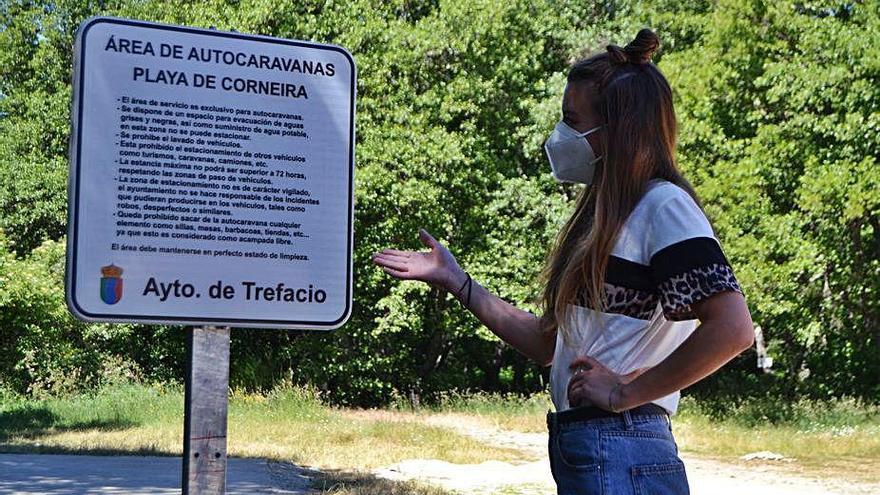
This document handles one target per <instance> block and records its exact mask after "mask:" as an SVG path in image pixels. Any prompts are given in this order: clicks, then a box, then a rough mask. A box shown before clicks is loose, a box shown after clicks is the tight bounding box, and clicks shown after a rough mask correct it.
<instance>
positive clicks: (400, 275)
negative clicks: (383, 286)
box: [382, 266, 410, 279]
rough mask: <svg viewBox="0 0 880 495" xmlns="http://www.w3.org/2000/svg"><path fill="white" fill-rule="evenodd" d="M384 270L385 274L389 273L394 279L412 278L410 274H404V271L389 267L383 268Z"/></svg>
mask: <svg viewBox="0 0 880 495" xmlns="http://www.w3.org/2000/svg"><path fill="white" fill-rule="evenodd" d="M382 270H384V271H385V273H387V274H388V275H391V276H392V277H394V278H403V279H407V278H410V276H409V272H403V271H400V270H395V269H394V268H389V267H387V266H383V267H382Z"/></svg>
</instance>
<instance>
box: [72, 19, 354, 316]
mask: <svg viewBox="0 0 880 495" xmlns="http://www.w3.org/2000/svg"><path fill="white" fill-rule="evenodd" d="M73 69H74V84H73V104H72V135H71V152H70V184H69V196H70V199H69V210H68V211H69V213H68V215H69V235H68V253H67V256H68V259H67V261H68V262H67V286H66V291H67V301H68V306H69V308H70V310H71V312H72V313H74V314H75V315H76V316H77V317H79V318H82V319H84V320H88V321H110V322H149V323H170V324H187V325H199V324H210V325H228V326H236V327H246V326H247V327H264V328H301V329H332V328H337V327H339V326H341V325H342V324H343V323H345V321H346V320H347V319H348V317H349V316H350V314H351V300H352V245H353V239H352V237H353V228H352V227H353V226H352V215H353V202H354V197H353V188H354V110H355V77H356V74H355V64H354V60H353V59H352V57H351V55H350V54H349V53H348V52H347V51H346V50H345V49H343V48H341V47H338V46H334V45H324V44H317V43H309V42H303V41H294V40H286V39H278V38H271V37H264V36H253V35H245V34H240V33H234V32H222V31H215V30H205V29H195V28H189V27H182V26H171V25H164V24H155V23H148V22H141V21H132V20H126V19H117V18H108V17H96V18H91V19H89V20H87V21H85V22H84V23H83V24H82V26H80V29H79V31H78V33H77V37H76V47H75V59H74V67H73Z"/></svg>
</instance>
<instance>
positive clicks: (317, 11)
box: [0, 0, 880, 404]
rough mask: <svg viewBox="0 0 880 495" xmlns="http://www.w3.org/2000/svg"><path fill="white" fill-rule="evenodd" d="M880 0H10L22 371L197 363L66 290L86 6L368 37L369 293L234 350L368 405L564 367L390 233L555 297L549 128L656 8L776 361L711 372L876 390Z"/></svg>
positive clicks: (3, 27)
mask: <svg viewBox="0 0 880 495" xmlns="http://www.w3.org/2000/svg"><path fill="white" fill-rule="evenodd" d="M878 10H880V7H878V5H877V4H876V3H872V2H864V3H863V2H854V3H846V4H843V5H837V4H834V5H831V6H830V7H829V6H826V5H824V4H822V3H821V2H806V3H803V2H802V3H797V4H792V3H788V2H781V3H780V2H764V1H758V0H721V1H718V2H708V1H699V0H691V1H687V2H679V1H674V2H673V1H669V0H652V1H650V2H636V1H605V2H574V1H570V2H569V1H565V2H549V1H538V2H533V1H524V0H517V1H510V2H493V1H488V0H485V1H478V2H472V1H464V0H444V1H403V0H395V1H392V2H378V1H369V0H357V1H352V2H344V3H343V2H333V1H317V0H312V1H306V2H297V3H295V4H293V5H292V4H290V3H289V2H283V1H281V0H243V1H220V0H211V1H207V2H185V1H173V2H160V1H156V0H120V1H116V2H97V3H96V2H74V1H54V2H40V1H15V2H6V3H4V4H3V6H2V7H0V229H3V230H4V231H5V237H4V238H3V239H4V240H3V242H2V246H0V248H2V249H0V255H2V263H3V265H2V266H0V277H2V278H0V310H2V315H0V331H2V334H0V353H2V354H0V358H2V363H0V380H3V381H4V383H9V384H11V385H10V386H11V387H13V388H15V389H17V390H21V391H24V390H28V389H30V390H43V389H49V390H55V389H66V388H68V387H73V386H83V385H88V384H95V383H98V382H100V381H101V380H104V378H102V377H103V376H104V375H103V374H102V373H103V371H101V370H102V369H107V368H118V367H119V363H123V364H122V368H123V369H128V370H131V371H130V374H132V375H137V376H143V377H146V378H150V379H159V380H174V379H179V378H181V377H182V371H183V363H184V345H183V342H184V340H183V332H182V331H181V329H179V328H172V327H156V326H149V327H145V326H133V325H119V326H110V325H87V324H83V323H79V322H75V321H73V320H72V319H71V318H70V317H69V316H68V315H67V313H66V310H65V308H64V305H63V300H62V296H61V292H62V291H61V280H62V273H63V269H62V266H61V263H62V255H63V249H62V243H63V234H64V232H65V230H66V225H65V206H66V197H65V187H64V185H65V183H66V174H67V166H66V163H67V158H66V157H67V141H68V132H69V126H68V118H69V102H70V86H69V81H70V64H71V48H72V42H73V35H74V32H75V30H76V27H77V26H78V25H79V23H80V22H81V21H82V20H83V19H85V18H86V17H88V16H90V15H95V14H109V15H116V16H122V17H132V18H137V19H145V20H151V21H159V22H167V23H180V24H187V25H193V26H201V27H210V26H215V27H217V28H218V29H223V30H229V29H235V30H237V31H240V32H246V33H255V34H264V35H272V36H279V37H286V38H299V39H308V40H314V41H319V42H332V43H335V44H339V45H342V46H345V47H346V48H348V49H349V50H350V51H351V52H352V53H353V54H354V56H355V59H356V61H357V64H358V74H359V80H358V88H357V91H358V115H357V139H358V142H357V157H358V158H357V160H358V161H357V172H356V190H355V195H356V196H355V239H356V241H355V253H354V266H355V271H354V285H355V287H354V294H355V300H354V312H353V316H352V318H351V320H350V322H349V323H348V324H347V325H346V326H345V327H343V328H342V329H339V330H337V331H335V332H332V333H327V334H322V333H298V332H277V331H262V330H236V331H235V332H234V333H233V345H232V353H233V361H232V369H231V373H232V375H231V381H232V384H233V385H234V386H235V387H242V388H246V389H270V388H271V387H272V386H273V384H274V383H278V382H279V381H284V380H293V381H295V382H298V383H310V384H314V385H316V386H318V387H319V388H321V389H322V390H325V391H328V392H329V395H330V397H332V398H331V399H330V400H333V401H335V402H339V403H350V404H376V403H383V402H388V401H389V400H392V398H394V397H406V398H407V400H413V399H415V398H417V397H419V396H423V397H424V396H427V397H428V398H431V397H433V398H439V396H438V394H439V393H440V392H442V391H446V390H450V389H469V388H473V387H479V388H482V389H484V390H488V391H495V392H511V391H515V392H528V391H534V390H538V389H541V388H542V387H543V386H544V385H545V379H546V374H545V373H546V370H542V369H540V368H538V367H537V366H535V365H533V364H530V363H529V362H527V361H526V360H525V358H524V357H523V356H521V355H519V354H518V353H516V352H515V351H513V350H511V349H510V348H508V347H507V346H505V345H503V344H501V343H500V342H499V341H498V340H497V339H496V338H495V337H494V336H492V335H491V334H490V333H489V332H488V331H487V330H486V329H485V328H483V327H482V326H481V325H480V323H479V322H478V321H477V320H476V319H475V318H473V317H472V316H470V315H469V314H468V313H466V312H465V311H464V310H462V309H461V308H459V307H458V305H457V303H456V302H455V301H454V300H453V299H451V298H450V297H444V296H441V295H440V294H438V293H437V292H436V291H435V290H433V289H431V288H429V287H428V286H425V285H423V284H418V283H413V282H402V283H401V282H398V281H395V280H393V279H391V278H390V277H388V276H387V275H385V274H384V273H383V272H382V271H381V270H379V269H377V268H375V267H374V266H373V265H372V264H371V262H370V254H371V253H373V252H375V251H377V250H380V249H382V248H385V247H396V248H401V249H421V248H422V247H421V245H420V244H419V242H418V239H417V231H418V228H420V227H424V228H426V229H428V230H429V231H430V232H432V233H433V234H434V235H435V237H437V239H438V240H440V241H441V242H443V243H445V244H446V245H447V246H448V247H449V248H450V249H451V250H452V252H453V253H454V254H455V255H456V256H457V257H458V259H459V260H460V262H461V263H462V265H463V266H464V267H465V268H466V269H467V270H468V271H469V272H470V273H471V274H472V275H473V276H474V277H475V278H477V279H478V280H479V281H480V282H481V283H483V284H484V285H486V286H487V287H489V288H490V289H491V290H493V291H494V292H495V293H497V294H499V295H500V296H501V297H502V298H504V299H506V300H508V301H510V302H511V303H513V304H515V305H517V306H519V307H523V308H525V309H529V310H533V311H535V310H537V307H536V306H535V305H534V300H535V298H536V296H537V295H538V294H539V293H540V289H541V288H540V287H539V286H537V284H536V281H535V276H536V275H537V273H538V271H539V269H540V268H541V264H542V262H543V260H544V257H545V256H546V253H547V249H548V248H549V246H550V245H551V242H552V240H553V237H554V236H555V234H556V232H557V231H558V228H559V226H560V225H561V223H562V222H563V221H564V219H565V218H566V216H567V215H568V213H569V212H570V211H571V206H572V203H571V201H572V198H573V197H574V193H576V188H574V187H572V186H562V185H559V184H556V183H555V182H554V181H553V180H552V179H551V178H550V177H549V174H548V171H549V170H548V166H547V165H546V160H545V158H544V156H543V153H542V151H541V144H542V141H543V139H544V138H545V136H546V135H547V134H548V132H549V130H550V129H551V127H552V124H553V122H554V121H555V120H556V119H557V118H558V114H559V101H560V96H561V92H562V88H563V87H564V83H565V82H564V81H565V79H564V74H565V70H566V67H567V65H568V62H569V61H570V59H571V57H572V56H574V55H575V54H578V53H581V52H582V51H594V50H597V49H602V48H603V47H604V45H605V44H606V43H607V42H615V43H619V44H623V43H625V42H627V41H628V40H629V39H631V37H632V36H633V35H634V33H635V32H636V31H637V30H638V28H640V27H643V26H649V27H652V28H654V29H656V30H657V31H658V33H659V35H660V38H661V40H662V41H663V43H664V44H663V48H662V51H661V53H659V54H658V56H657V57H656V59H655V60H656V61H657V62H658V64H659V66H660V68H661V70H663V72H664V73H665V74H666V75H667V77H668V78H669V79H670V83H671V84H672V87H673V88H674V91H675V98H676V108H677V111H678V118H679V124H680V133H679V137H680V142H679V157H680V163H681V167H682V168H683V170H684V171H685V175H686V176H687V177H688V178H689V179H690V180H691V181H692V182H693V183H694V185H695V186H696V188H697V191H698V193H699V194H700V196H701V198H702V199H703V202H704V204H705V206H706V210H707V213H708V214H709V216H710V218H711V220H712V221H713V225H714V227H715V229H716V232H717V234H718V236H719V237H720V239H721V240H722V242H723V243H724V247H725V251H726V253H727V255H728V257H729V258H730V260H731V262H732V264H733V266H734V269H735V271H736V274H737V277H738V278H739V280H740V282H741V284H742V285H743V288H744V290H745V292H746V296H747V299H748V301H749V305H750V308H751V309H752V311H753V319H754V321H755V322H756V324H758V325H760V326H761V327H762V328H763V330H764V335H765V338H766V340H767V344H768V348H769V351H770V353H771V355H772V356H773V357H774V359H775V362H776V363H777V365H776V368H775V369H774V370H773V372H772V373H770V374H758V373H756V372H755V370H754V364H753V363H754V354H753V353H751V352H749V353H746V354H745V355H744V356H742V357H741V358H739V359H737V360H736V361H735V362H734V363H732V365H730V366H728V367H727V368H725V370H724V371H722V372H719V373H716V374H715V375H713V376H712V377H711V378H710V379H708V380H704V381H703V382H701V383H700V384H698V385H697V386H696V387H694V391H696V392H698V393H700V394H701V395H706V396H708V395H713V396H718V397H725V396H739V395H744V394H758V395H761V394H762V393H763V392H765V391H771V392H772V393H778V394H782V395H786V396H794V395H801V394H812V395H815V396H819V397H827V396H842V395H855V396H860V397H864V398H867V399H869V400H877V398H878V397H880V378H878V377H880V314H878V312H880V308H878V304H880V302H878V301H880V298H878V286H880V265H878V264H880V261H878V260H880V253H878V250H880V225H878V216H877V213H878V208H880V206H878V205H880V196H878V195H880V192H878V191H880V187H878V186H880V184H878V182H880V178H878V172H877V161H878V155H880V153H878V151H880V110H878V108H880V85H878V84H877V81H878V71H880V63H878V62H877V59H876V57H875V56H874V54H876V53H877V52H878V50H880V38H878V37H877V36H876V35H875V33H877V32H878V30H880V25H878V24H880V11H878ZM108 363H115V364H112V365H108ZM126 363H127V364H126ZM76 370H79V371H76ZM77 373H79V374H77ZM853 377H858V379H853ZM65 380H66V381H65Z"/></svg>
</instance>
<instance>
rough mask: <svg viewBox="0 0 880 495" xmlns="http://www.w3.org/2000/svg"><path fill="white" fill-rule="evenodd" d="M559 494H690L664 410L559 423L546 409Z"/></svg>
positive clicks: (627, 412)
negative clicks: (662, 411) (655, 412)
mask: <svg viewBox="0 0 880 495" xmlns="http://www.w3.org/2000/svg"><path fill="white" fill-rule="evenodd" d="M547 428H548V430H549V432H550V440H549V445H548V447H549V450H550V470H551V471H552V473H553V479H554V480H555V481H556V490H557V493H558V494H559V495H575V494H577V495H633V494H635V495H687V494H689V493H690V490H689V488H688V481H687V476H686V475H685V470H684V463H683V462H682V461H681V459H680V458H679V457H678V445H677V444H676V443H675V439H674V438H673V436H672V423H671V422H670V420H669V417H668V416H667V415H665V414H651V415H643V416H631V415H630V414H629V411H624V412H623V413H621V415H620V416H618V417H613V418H597V419H589V420H585V421H575V422H570V423H559V422H558V420H557V419H556V414H555V413H552V412H548V413H547Z"/></svg>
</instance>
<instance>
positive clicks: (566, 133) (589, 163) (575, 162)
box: [544, 120, 602, 185]
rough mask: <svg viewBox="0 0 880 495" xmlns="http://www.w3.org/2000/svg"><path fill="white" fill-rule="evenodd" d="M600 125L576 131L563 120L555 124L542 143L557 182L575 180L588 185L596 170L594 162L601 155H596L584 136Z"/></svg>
mask: <svg viewBox="0 0 880 495" xmlns="http://www.w3.org/2000/svg"><path fill="white" fill-rule="evenodd" d="M601 128H602V126H601V125H600V126H598V127H594V128H592V129H590V130H589V131H587V132H578V131H576V130H574V129H572V128H571V127H569V126H568V124H566V123H565V122H563V121H561V120H560V121H559V122H558V123H557V124H556V128H554V129H553V132H552V133H551V134H550V137H549V138H547V142H545V143H544V151H546V152H547V159H548V160H550V168H551V170H552V174H553V178H554V179H556V180H557V181H558V182H577V183H581V184H586V185H590V183H592V182H593V175H594V173H595V171H596V162H597V161H599V160H600V159H601V158H602V157H597V156H596V153H595V152H593V147H592V146H590V142H589V141H587V140H586V139H585V138H584V136H586V135H588V134H592V133H594V132H596V131H598V130H599V129H601Z"/></svg>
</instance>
